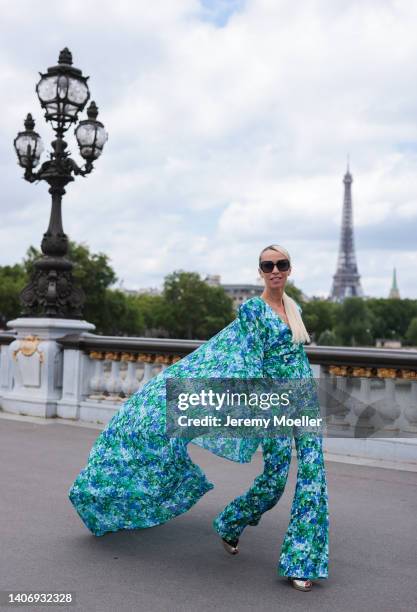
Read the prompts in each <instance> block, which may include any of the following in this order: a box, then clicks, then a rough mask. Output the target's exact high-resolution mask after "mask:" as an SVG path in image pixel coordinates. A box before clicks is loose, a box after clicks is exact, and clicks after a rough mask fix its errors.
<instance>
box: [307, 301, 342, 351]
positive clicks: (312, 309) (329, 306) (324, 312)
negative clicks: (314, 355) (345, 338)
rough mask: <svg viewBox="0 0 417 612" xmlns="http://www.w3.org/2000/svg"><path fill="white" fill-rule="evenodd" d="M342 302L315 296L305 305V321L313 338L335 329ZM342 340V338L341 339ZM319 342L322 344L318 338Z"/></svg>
mask: <svg viewBox="0 0 417 612" xmlns="http://www.w3.org/2000/svg"><path fill="white" fill-rule="evenodd" d="M339 312H340V304H337V303H335V302H331V301H330V300H323V299H320V298H316V297H315V298H313V299H311V300H310V301H308V302H306V303H305V304H304V306H303V313H302V316H303V321H304V324H305V326H306V328H307V330H308V332H309V334H310V335H311V337H312V339H317V338H320V336H321V334H323V333H324V332H325V331H329V330H333V329H334V327H335V326H336V322H337V320H338V314H339ZM339 340H340V339H339ZM317 343H318V344H322V342H319V341H318V340H317Z"/></svg>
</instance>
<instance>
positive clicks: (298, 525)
mask: <svg viewBox="0 0 417 612" xmlns="http://www.w3.org/2000/svg"><path fill="white" fill-rule="evenodd" d="M294 440H295V446H296V450H297V461H298V471H297V484H296V488H295V493H294V499H293V502H292V508H291V517H290V522H289V525H288V529H287V532H286V534H285V538H284V542H283V545H282V549H281V556H280V559H279V563H278V568H277V570H278V574H279V575H281V576H293V577H297V578H305V579H307V578H310V579H311V580H313V579H317V578H327V577H328V557H329V512H328V494H327V481H326V471H325V465H324V459H323V448H322V437H321V436H320V435H317V434H311V433H308V432H307V433H306V432H303V433H301V434H298V433H297V434H294ZM291 441H292V436H288V435H286V436H279V437H274V438H265V439H264V440H263V442H262V452H263V458H264V471H263V472H262V474H260V475H259V476H258V477H257V478H255V481H254V483H253V485H252V486H251V487H250V488H249V490H248V491H247V492H246V493H244V494H243V495H240V496H239V497H237V498H236V499H234V500H233V501H232V502H230V503H229V504H228V505H227V506H226V507H225V508H224V510H223V511H222V512H221V513H220V514H219V515H218V516H217V517H216V518H215V519H214V521H213V526H214V528H215V530H216V531H217V532H218V533H219V535H220V536H222V537H225V538H228V539H232V540H236V539H237V538H239V536H240V534H241V533H242V531H243V530H244V529H245V527H246V526H247V525H257V524H258V523H259V521H260V519H261V517H262V514H263V513H264V512H266V511H267V510H270V509H271V508H273V507H274V506H275V504H276V503H277V502H278V500H279V499H280V497H281V495H282V493H283V492H284V488H285V484H286V481H287V477H288V472H289V468H290V463H291Z"/></svg>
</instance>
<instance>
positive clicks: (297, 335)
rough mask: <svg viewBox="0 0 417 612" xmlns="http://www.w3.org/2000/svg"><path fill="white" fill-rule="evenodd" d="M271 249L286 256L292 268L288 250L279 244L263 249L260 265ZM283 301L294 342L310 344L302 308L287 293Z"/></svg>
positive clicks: (260, 254)
mask: <svg viewBox="0 0 417 612" xmlns="http://www.w3.org/2000/svg"><path fill="white" fill-rule="evenodd" d="M269 249H272V250H273V251H278V252H279V253H282V254H283V255H285V256H286V257H287V258H288V260H289V262H290V266H291V256H290V254H289V253H288V251H287V249H284V247H282V246H280V245H279V244H270V245H268V246H267V247H265V248H264V249H262V251H261V252H260V253H259V264H260V263H261V256H262V253H263V252H264V251H268V250H269ZM282 301H283V303H284V308H285V312H286V313H287V317H288V323H289V326H290V329H291V331H292V338H293V342H299V343H301V344H304V342H310V336H309V334H308V332H307V330H306V328H305V325H304V322H303V319H302V317H301V312H300V308H301V307H299V305H298V304H297V302H296V301H295V300H294V299H293V298H292V297H290V296H289V295H288V294H287V293H285V291H284V293H283V294H282Z"/></svg>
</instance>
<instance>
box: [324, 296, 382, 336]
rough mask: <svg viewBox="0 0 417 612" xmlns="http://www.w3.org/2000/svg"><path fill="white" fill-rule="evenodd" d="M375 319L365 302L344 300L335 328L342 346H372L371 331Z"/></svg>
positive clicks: (359, 299)
mask: <svg viewBox="0 0 417 612" xmlns="http://www.w3.org/2000/svg"><path fill="white" fill-rule="evenodd" d="M374 320H375V317H374V315H373V313H372V312H371V310H370V308H369V307H368V305H367V303H366V301H365V300H363V299H362V298H359V297H350V298H346V299H345V300H344V301H343V303H342V306H341V309H340V314H339V319H338V322H337V324H336V327H335V330H334V331H335V332H336V334H337V335H338V336H339V337H340V338H341V341H342V345H343V346H373V344H374V342H373V335H372V329H373V325H374Z"/></svg>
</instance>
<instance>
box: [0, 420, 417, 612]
mask: <svg viewBox="0 0 417 612" xmlns="http://www.w3.org/2000/svg"><path fill="white" fill-rule="evenodd" d="M98 434H99V430H97V429H93V428H87V427H78V426H72V425H64V424H61V423H56V422H51V421H49V422H48V423H47V424H35V423H31V422H23V421H14V420H6V419H0V474H1V496H0V526H1V548H0V562H1V567H0V581H1V584H0V590H15V591H19V590H23V591H28V590H36V591H49V592H51V591H62V590H65V591H74V592H75V594H76V604H75V605H73V606H59V608H60V609H61V610H83V611H90V610H91V611H95V610H97V611H100V612H107V611H118V612H119V611H121V612H123V611H130V610H132V611H133V610H139V611H144V612H171V611H172V612H176V611H181V612H195V611H198V612H205V611H206V610H216V612H223V611H227V612H235V611H236V612H246V611H255V610H256V611H257V612H263V611H265V612H266V611H273V610H283V611H284V610H285V611H288V610H291V611H293V610H294V611H298V610H300V611H301V610H302V611H305V610H306V609H307V610H309V611H315V610H317V611H318V610H320V611H321V612H325V611H329V612H339V611H340V612H342V611H343V612H345V611H346V612H357V611H361V612H362V611H366V612H368V611H371V612H373V611H377V612H393V611H396V612H400V611H401V612H402V611H407V612H408V611H411V610H412V611H415V610H416V609H417V473H416V472H411V471H398V470H392V469H384V468H379V467H366V466H363V465H352V464H344V463H339V462H338V463H336V462H332V461H327V460H326V468H327V478H328V485H329V508H330V564H329V578H328V579H327V580H319V581H316V582H315V583H314V585H313V589H312V591H310V592H307V593H303V592H300V591H296V590H295V589H293V588H292V587H291V586H290V584H289V583H288V582H287V581H286V580H285V578H283V577H279V576H278V575H277V573H276V565H277V561H278V557H279V553H280V547H281V544H282V541H283V537H284V533H285V530H286V528H287V525H288V520H289V513H290V506H291V501H292V496H293V493H294V488H295V477H296V468H297V462H296V458H295V457H293V461H292V464H291V469H290V476H289V480H288V483H287V487H286V490H285V493H284V495H283V497H282V498H281V500H280V501H279V503H278V504H277V506H275V508H273V509H272V510H270V511H269V512H267V513H266V514H264V516H263V518H262V521H261V523H260V524H259V525H258V526H257V527H248V528H247V529H246V530H245V532H244V533H243V535H242V537H241V541H240V542H241V543H240V549H241V552H240V554H239V555H236V556H230V555H227V553H226V552H224V550H223V548H222V547H221V545H220V543H219V540H218V537H217V536H216V534H215V533H214V531H213V530H212V528H211V521H212V519H213V518H214V516H215V515H216V514H217V513H218V512H219V510H220V509H222V508H223V506H224V505H225V504H226V503H227V502H228V501H230V500H231V499H232V498H233V497H234V496H236V495H238V494H240V493H242V492H243V491H244V490H245V489H246V488H247V487H248V486H249V485H250V483H251V482H252V480H253V478H254V477H255V476H256V475H257V474H258V473H260V472H261V471H262V456H261V455H260V454H258V453H257V454H256V456H255V457H254V459H253V461H252V463H250V464H246V465H240V464H236V463H233V462H231V461H228V460H226V459H221V458H219V457H216V456H214V455H212V454H211V453H209V452H207V451H205V450H203V449H200V448H198V447H195V446H193V445H190V446H189V449H190V450H189V452H190V455H191V457H192V459H193V460H194V461H195V462H196V463H198V464H199V465H200V466H201V467H202V469H203V470H204V471H205V473H206V474H207V476H208V478H209V480H211V481H212V482H213V483H214V484H215V488H214V489H213V490H211V491H209V492H208V493H207V494H206V495H205V496H204V497H203V498H202V499H201V500H200V501H199V502H198V503H197V504H196V505H195V506H194V507H193V508H192V509H191V510H189V511H188V512H187V513H185V514H183V515H181V516H179V517H177V518H175V519H173V520H172V521H170V522H168V523H166V524H164V525H160V526H158V527H153V528H150V529H143V530H132V531H119V532H117V533H109V534H106V535H104V536H102V537H95V536H93V535H92V534H91V533H90V532H89V531H88V530H87V528H86V527H85V526H84V525H83V523H82V522H81V520H80V519H79V517H78V515H77V514H76V512H75V510H74V508H73V507H72V505H71V504H70V502H69V500H68V498H67V492H68V489H69V487H70V485H71V484H72V482H73V480H74V478H75V477H76V475H77V474H78V472H79V470H80V469H81V468H82V467H84V465H85V462H86V460H87V456H88V452H89V450H90V448H91V446H92V444H93V442H94V440H95V438H96V437H97V435H98ZM56 607H58V606H39V607H36V606H34V605H33V604H32V605H30V606H25V607H22V608H21V609H22V610H25V609H26V610H51V609H55V608H56ZM2 609H12V607H11V606H8V607H7V608H6V607H5V608H2Z"/></svg>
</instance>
